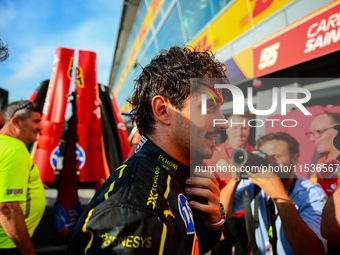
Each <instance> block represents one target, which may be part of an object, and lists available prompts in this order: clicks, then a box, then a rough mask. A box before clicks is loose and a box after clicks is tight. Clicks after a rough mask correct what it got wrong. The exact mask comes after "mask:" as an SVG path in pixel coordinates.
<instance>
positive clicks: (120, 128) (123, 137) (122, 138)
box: [111, 97, 131, 162]
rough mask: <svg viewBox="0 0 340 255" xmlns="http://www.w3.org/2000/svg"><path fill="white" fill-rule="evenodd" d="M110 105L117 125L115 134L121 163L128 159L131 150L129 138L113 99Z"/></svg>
mask: <svg viewBox="0 0 340 255" xmlns="http://www.w3.org/2000/svg"><path fill="white" fill-rule="evenodd" d="M111 103H112V108H113V113H114V117H115V120H116V123H117V133H118V139H119V144H120V148H121V153H122V161H123V162H124V161H125V160H126V159H127V158H128V156H129V152H130V149H131V146H130V142H129V136H128V133H127V130H126V126H125V123H124V121H123V118H122V116H121V114H120V112H119V108H118V105H117V102H116V99H115V98H114V97H112V99H111Z"/></svg>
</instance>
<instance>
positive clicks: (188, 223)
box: [68, 136, 221, 255]
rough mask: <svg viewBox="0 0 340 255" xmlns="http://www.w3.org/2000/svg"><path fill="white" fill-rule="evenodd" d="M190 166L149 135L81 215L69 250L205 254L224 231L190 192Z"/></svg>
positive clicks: (73, 254)
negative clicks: (211, 224)
mask: <svg viewBox="0 0 340 255" xmlns="http://www.w3.org/2000/svg"><path fill="white" fill-rule="evenodd" d="M189 174H190V171H189V167H188V166H185V165H183V164H181V163H180V162H178V161H176V160H175V159H173V158H172V157H170V156H169V155H168V154H166V153H165V152H164V151H162V150H161V149H160V148H158V147H157V146H156V145H155V144H153V143H152V142H151V141H150V140H149V139H147V138H146V137H144V136H143V137H142V140H141V142H140V144H139V145H138V147H137V149H136V153H135V154H134V155H133V156H131V157H130V158H129V159H128V160H127V161H125V162H124V164H123V165H121V166H120V167H119V168H118V169H117V170H116V171H115V172H114V173H113V174H112V175H111V176H110V177H109V178H108V179H107V180H106V182H105V183H104V184H103V185H102V186H101V187H100V189H99V190H98V192H97V193H96V194H95V196H94V197H93V199H92V200H91V202H90V203H89V205H88V206H87V208H86V210H85V211H84V213H83V214H82V215H81V217H80V219H79V221H78V223H77V225H76V227H75V229H74V230H73V232H72V237H71V240H70V243H69V246H68V254H70V255H75V254H88V255H92V254H95V255H98V254H143V255H144V254H181V255H182V254H198V253H200V254H203V253H205V252H207V251H209V250H210V249H211V248H212V246H213V245H214V244H215V243H216V242H217V241H218V239H219V238H220V235H221V231H220V230H218V231H213V230H211V229H209V228H207V227H206V224H205V222H204V219H203V217H202V215H201V213H200V212H199V211H196V210H191V209H190V207H189V205H188V200H189V201H190V199H191V197H190V196H188V195H186V194H185V190H184V189H185V187H186V184H185V179H186V178H187V177H188V176H189Z"/></svg>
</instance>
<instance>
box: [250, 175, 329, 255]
mask: <svg viewBox="0 0 340 255" xmlns="http://www.w3.org/2000/svg"><path fill="white" fill-rule="evenodd" d="M249 180H250V181H251V182H253V183H254V184H256V185H258V186H259V187H260V188H261V189H262V190H263V191H264V192H265V193H266V194H267V195H268V196H270V197H271V198H272V199H273V200H274V202H275V204H276V207H277V210H278V213H279V215H280V218H281V222H282V227H283V231H284V233H285V236H286V238H287V240H288V242H289V244H290V247H291V248H292V250H293V252H294V254H296V255H297V254H323V253H324V250H323V245H322V243H321V241H320V240H319V238H318V236H317V235H316V234H315V233H314V232H313V230H312V229H310V228H309V227H308V225H307V224H306V223H305V222H304V221H303V219H302V218H301V216H300V214H299V212H298V210H297V209H296V207H295V205H294V203H293V201H292V200H291V198H290V196H289V195H288V193H287V192H286V190H285V188H284V186H283V183H282V181H281V179H280V178H277V177H276V178H275V177H268V178H250V179H249Z"/></svg>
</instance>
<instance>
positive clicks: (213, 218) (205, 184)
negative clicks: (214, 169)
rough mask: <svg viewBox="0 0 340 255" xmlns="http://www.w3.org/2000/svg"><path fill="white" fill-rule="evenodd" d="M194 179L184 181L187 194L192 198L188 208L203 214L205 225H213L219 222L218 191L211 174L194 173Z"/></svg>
mask: <svg viewBox="0 0 340 255" xmlns="http://www.w3.org/2000/svg"><path fill="white" fill-rule="evenodd" d="M195 174H196V176H195V177H189V178H187V179H186V181H185V182H186V184H188V187H187V188H186V189H185V191H186V193H187V194H190V195H192V196H193V200H192V201H190V202H189V204H190V207H191V208H193V209H196V210H198V211H201V212H203V214H204V218H205V220H206V222H207V223H209V224H214V223H217V222H219V221H220V220H221V207H220V189H219V187H218V183H217V181H216V179H215V177H214V175H213V174H210V173H195Z"/></svg>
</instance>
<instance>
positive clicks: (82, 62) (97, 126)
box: [76, 50, 109, 182]
mask: <svg viewBox="0 0 340 255" xmlns="http://www.w3.org/2000/svg"><path fill="white" fill-rule="evenodd" d="M76 84H77V91H76V92H77V116H78V125H77V134H78V139H79V140H78V144H77V154H78V155H77V157H78V159H79V161H80V162H79V171H80V175H79V181H80V182H90V181H98V180H101V179H106V178H107V177H108V176H109V171H108V168H107V166H106V164H105V162H106V161H105V156H104V153H103V150H102V125H101V113H100V106H99V95H98V84H97V77H96V53H94V52H91V51H82V50H80V51H79V60H78V67H77V70H76Z"/></svg>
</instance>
